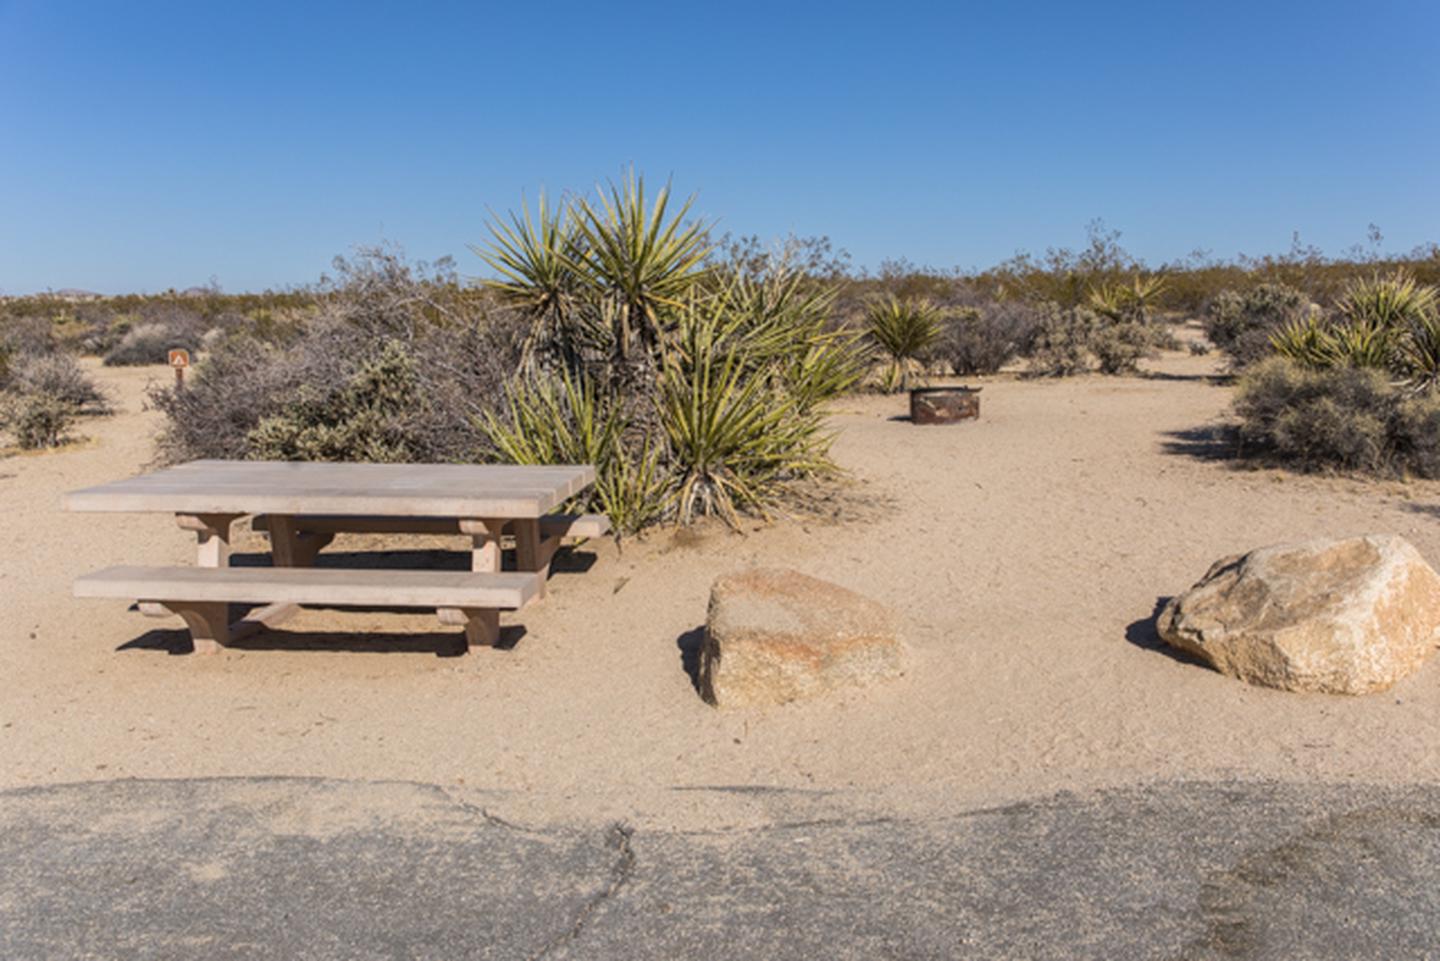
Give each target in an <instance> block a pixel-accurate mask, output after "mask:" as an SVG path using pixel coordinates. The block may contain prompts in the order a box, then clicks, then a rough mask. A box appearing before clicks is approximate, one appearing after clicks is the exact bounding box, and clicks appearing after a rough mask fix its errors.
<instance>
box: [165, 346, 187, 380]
mask: <svg viewBox="0 0 1440 961" xmlns="http://www.w3.org/2000/svg"><path fill="white" fill-rule="evenodd" d="M170 366H171V367H173V368H174V369H175V386H176V387H184V386H185V368H187V367H189V366H190V351H188V350H185V349H184V348H180V347H177V348H175V349H174V350H172V351H170Z"/></svg>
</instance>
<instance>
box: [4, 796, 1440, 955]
mask: <svg viewBox="0 0 1440 961" xmlns="http://www.w3.org/2000/svg"><path fill="white" fill-rule="evenodd" d="M510 799H511V800H513V799H514V796H513V795H512V796H510ZM0 864H3V865H4V871H3V872H0V957H4V958H6V959H12V961H19V959H32V958H37V959H38V958H67V959H69V958H121V957H123V958H204V959H208V961H220V959H231V958H236V959H239V958H293V959H302V958H306V959H308V958H316V959H324V958H345V959H368V958H376V959H379V958H387V959H388V958H417V959H418V958H434V959H454V958H521V959H525V958H528V959H539V958H545V959H561V958H566V959H575V958H601V959H604V958H625V959H647V958H688V957H711V956H718V955H724V956H726V957H729V958H764V959H787V958H797V959H799V958H827V959H829V958H865V959H878V958H957V957H976V958H996V957H1015V958H1118V957H1124V958H1355V957H1385V958H1388V959H1398V958H1424V957H1435V956H1440V886H1437V885H1436V884H1435V880H1436V878H1437V877H1440V788H1436V787H1409V788H1381V787H1367V786H1356V785H1302V784H1273V783H1219V782H1205V783H1180V784H1159V785H1148V786H1143V787H1134V788H1128V789H1124V790H1112V791H1103V792H1095V793H1090V794H1085V795H1075V794H1068V793H1061V794H1058V795H1054V796H1051V797H1048V798H1044V799H1040V800H1035V801H1029V802H1024V803H1018V804H1012V805H1008V806H1005V807H998V808H986V809H980V810H974V811H970V812H967V813H965V814H962V815H958V816H947V817H940V818H935V819H931V820H886V819H874V818H871V819H867V820H854V821H851V820H847V819H845V818H838V819H832V820H826V821H820V822H816V821H809V822H806V821H794V822H790V823H776V824H773V825H771V826H766V827H759V828H746V829H736V830H725V829H716V830H713V831H689V832H680V831H662V830H658V829H656V830H648V829H643V828H633V827H631V826H629V825H626V824H623V823H609V824H602V825H559V826H541V827H531V826H525V825H520V824H516V823H513V822H512V821H504V820H500V819H498V818H496V817H493V816H491V815H489V814H488V813H487V812H486V810H485V808H484V807H481V806H478V805H476V804H474V803H471V802H469V801H466V800H465V799H462V798H457V797H455V796H453V795H452V794H450V793H447V792H446V791H444V790H442V789H440V788H438V787H434V786H429V785H422V784H409V783H394V782H356V781H329V780H318V779H265V778H225V779H209V780H167V781H110V782H94V783H85V784H73V785H58V786H53V787H43V788H27V789H18V790H11V791H6V792H0Z"/></svg>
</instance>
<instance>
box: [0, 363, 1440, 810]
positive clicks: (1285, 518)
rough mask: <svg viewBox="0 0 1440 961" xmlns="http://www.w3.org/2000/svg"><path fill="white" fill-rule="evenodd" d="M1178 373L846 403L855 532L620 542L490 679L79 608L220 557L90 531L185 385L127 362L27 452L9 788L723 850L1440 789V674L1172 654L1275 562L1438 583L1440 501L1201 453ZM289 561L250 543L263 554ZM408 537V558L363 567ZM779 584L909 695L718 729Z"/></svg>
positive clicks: (374, 648)
mask: <svg viewBox="0 0 1440 961" xmlns="http://www.w3.org/2000/svg"><path fill="white" fill-rule="evenodd" d="M1150 367H1151V369H1152V374H1151V376H1148V377H1130V378H1099V377H1093V378H1081V379H1074V380H1066V381H1058V382H1037V381H1020V380H1016V379H1014V378H1010V377H1005V376H1000V377H996V378H992V379H985V380H983V383H984V388H985V389H984V393H983V395H982V418H981V419H980V420H979V421H977V422H974V423H970V424H965V425H960V426H953V427H916V426H914V425H911V424H909V423H906V422H904V421H903V420H899V419H897V415H899V414H901V413H902V412H903V402H902V400H901V399H899V398H896V397H878V396H866V397H856V398H851V399H847V400H845V401H843V402H842V403H840V404H838V405H837V408H836V411H835V413H834V417H833V425H834V427H835V429H836V432H837V436H836V441H835V447H834V453H835V456H836V459H837V460H838V462H839V463H840V464H841V465H842V466H843V467H844V468H846V469H847V470H848V471H849V472H850V474H851V477H852V478H853V490H852V492H851V493H850V495H849V496H850V497H851V498H852V499H855V500H856V501H857V503H858V504H859V505H860V506H861V507H862V508H863V509H858V510H855V511H853V514H854V516H853V517H851V518H850V519H847V520H843V521H824V520H817V519H804V520H800V519H789V520H780V521H778V522H776V523H774V524H772V525H769V526H763V525H758V524H757V525H752V527H753V529H752V530H748V531H747V532H746V533H745V534H744V535H743V536H741V535H735V534H730V533H726V532H725V531H723V530H722V529H716V528H707V529H706V530H705V531H704V532H702V533H701V534H700V535H699V536H691V535H686V536H680V537H677V536H675V535H673V534H672V533H670V532H663V533H661V534H658V535H654V536H651V537H650V538H648V539H647V540H645V541H641V542H628V543H627V544H626V545H625V546H624V548H623V551H622V550H617V548H616V547H615V546H614V545H613V544H611V543H609V542H605V543H601V544H591V545H589V546H587V547H586V549H585V550H583V551H582V552H580V553H579V554H578V555H576V556H575V557H574V558H572V559H571V561H570V563H568V564H567V565H566V566H567V567H568V568H572V569H571V570H565V571H561V572H558V573H557V574H556V575H555V576H554V578H553V579H552V581H551V594H550V596H549V597H548V598H547V599H546V600H545V601H544V602H543V603H541V604H539V605H537V606H533V607H531V608H530V609H528V610H526V611H524V612H523V613H522V614H520V615H518V616H512V617H510V618H508V619H507V621H506V623H508V624H517V623H518V624H523V627H524V634H523V636H521V637H519V638H518V640H517V639H516V638H515V633H516V632H515V631H513V630H512V631H511V632H510V635H509V637H510V639H511V640H513V641H514V644H513V647H511V648H510V649H501V650H482V651H479V652H477V653H475V654H472V655H470V656H467V657H442V656H437V653H436V652H437V651H439V650H442V649H444V647H445V646H446V645H447V644H448V643H449V640H448V639H449V638H450V637H451V636H453V634H454V631H453V629H448V628H444V629H442V628H440V627H439V626H438V624H437V623H436V621H435V620H434V619H433V618H431V617H422V616H403V615H399V616H397V615H381V614H370V613H337V612H331V611H310V612H306V613H304V614H303V615H302V616H301V618H299V619H297V620H295V621H292V622H290V623H289V624H287V625H286V631H285V632H284V633H276V634H272V635H265V636H261V637H257V638H254V639H252V640H251V641H250V642H248V646H247V647H246V648H245V649H243V650H237V651H233V652H228V653H225V654H222V655H220V656H217V657H196V656H177V655H175V654H174V653H172V652H173V651H176V650H179V649H181V648H183V647H184V642H183V637H184V635H183V634H182V633H180V632H179V630H178V628H179V626H180V625H179V621H178V619H175V620H162V621H156V620H151V619H148V618H144V617H142V616H141V615H139V614H138V613H135V612H132V611H127V610H126V609H125V605H124V604H120V603H112V602H105V601H79V600H74V599H72V598H71V597H70V582H71V580H72V579H73V578H74V577H75V576H76V575H78V574H81V573H83V572H85V571H87V570H92V569H95V568H98V567H102V566H105V565H109V564H116V563H191V562H192V561H193V557H194V546H193V542H192V541H191V539H190V536H191V535H187V534H185V533H184V532H182V531H180V530H179V529H178V528H177V527H176V526H175V524H174V521H173V518H171V517H169V516H162V515H119V514H117V515H80V514H65V513H62V512H61V511H60V510H59V506H58V505H59V496H60V493H61V492H62V491H64V490H67V489H72V488H77V487H82V486H87V485H91V484H96V483H101V482H104V481H108V480H113V479H119V478H122V477H126V476H129V475H132V474H134V473H137V472H140V471H142V470H143V469H145V468H146V467H147V466H148V465H149V463H150V461H151V459H152V458H153V456H154V455H153V447H152V437H153V434H154V432H155V431H156V430H157V429H158V426H159V418H158V415H157V414H156V413H155V412H153V411H146V410H144V409H143V405H142V396H143V388H144V386H145V384H146V383H147V382H150V381H157V380H160V379H162V378H165V377H168V376H169V374H168V372H167V371H165V370H163V369H140V370H136V369H131V370H114V369H104V368H98V369H97V375H98V376H99V377H100V379H101V381H102V382H103V383H104V384H105V386H106V387H107V388H108V389H109V390H110V391H111V392H112V394H113V395H114V396H115V398H116V400H117V401H118V402H119V404H120V407H121V412H120V413H119V414H118V415H117V416H115V417H112V418H108V419H102V420H94V421H88V422H86V423H85V424H83V426H82V430H83V432H84V433H85V434H87V435H88V437H89V439H88V440H87V441H86V442H85V443H83V444H80V445H76V446H74V447H71V448H67V449H65V450H63V451H60V452H55V453H48V454H40V455H24V456H12V457H8V458H4V459H0V503H3V504H4V508H5V509H4V510H3V512H0V543H4V544H5V545H7V546H8V550H6V552H5V553H4V555H3V560H0V787H14V786H20V785H35V784H47V783H57V782H69V781H86V780H96V779H110V778H127V777H205V776H234V775H298V776H326V777H338V778H357V779H372V780H396V781H417V782H426V783H434V784H438V785H441V786H442V787H444V788H445V789H446V790H447V791H452V792H456V793H457V795H458V796H464V797H468V798H472V799H474V800H476V803H480V804H483V805H484V806H485V807H486V810H488V811H491V812H492V813H494V814H496V815H497V816H501V817H504V818H506V819H509V820H512V821H517V822H521V823H534V824H539V823H545V822H552V821H557V820H577V821H582V820H590V819H596V820H599V819H603V818H611V817H617V816H619V817H625V818H627V819H629V820H630V821H632V822H633V823H637V824H645V825H654V826H662V827H670V828H676V829H687V828H692V827H694V828H699V827H706V828H711V829H714V828H716V827H717V826H718V827H722V828H723V827H728V826H734V827H744V826H746V825H752V824H759V823H766V822H769V821H772V820H775V819H777V818H783V817H796V816H802V815H803V816H825V815H827V814H835V813H842V812H843V813H845V814H847V815H853V814H856V813H867V814H869V813H873V814H886V815H888V814H898V815H921V814H939V813H950V812H954V811H959V810H964V809H968V808H973V807H975V806H977V805H982V804H987V803H1000V802H1004V801H1008V800H1014V799H1020V798H1025V797H1032V796H1038V795H1044V794H1052V793H1054V792H1056V791H1058V790H1085V789H1090V788H1098V787H1105V786H1118V785H1126V784H1134V783H1136V782H1142V781H1155V780H1176V779H1190V778H1206V779H1210V778H1240V779H1279V780H1312V781H1313V780H1319V781H1345V780H1359V781H1367V782H1379V783H1407V782H1431V781H1434V780H1435V779H1436V777H1437V774H1440V755H1437V748H1440V737H1437V734H1440V663H1435V662H1432V663H1431V664H1429V665H1428V666H1427V667H1425V668H1424V669H1422V670H1421V671H1420V672H1419V673H1418V674H1416V675H1415V676H1413V677H1411V678H1410V679H1408V680H1406V681H1404V682H1402V683H1401V684H1399V685H1397V686H1396V687H1395V688H1393V689H1392V690H1391V691H1389V692H1386V693H1383V694H1378V695H1372V696H1369V697H1364V698H1344V697H1336V696H1323V695H1302V694H1293V693H1283V692H1277V691H1269V690H1263V689H1257V688H1252V687H1248V686H1246V685H1244V684H1242V683H1239V682H1237V681H1233V680H1230V679H1228V678H1225V677H1222V676H1220V675H1219V674H1216V673H1214V672H1213V671H1210V670H1208V669H1206V668H1204V667H1201V666H1197V665H1195V664H1192V663H1186V662H1184V661H1181V660H1178V659H1176V658H1175V657H1172V656H1170V655H1169V654H1168V653H1166V652H1165V651H1164V650H1162V649H1159V648H1158V646H1157V642H1156V641H1155V638H1154V631H1153V626H1152V624H1151V620H1152V617H1153V614H1154V613H1155V609H1156V605H1157V603H1158V602H1159V601H1160V600H1161V599H1162V598H1166V597H1168V596H1170V595H1172V594H1175V593H1177V592H1179V591H1182V590H1184V589H1185V588H1187V587H1189V586H1190V585H1191V584H1192V583H1193V582H1194V581H1195V580H1196V579H1198V578H1199V577H1200V576H1201V575H1202V574H1203V573H1204V572H1205V569H1206V568H1207V566H1208V565H1209V564H1210V563H1211V562H1212V561H1213V560H1215V559H1216V558H1218V557H1221V556H1223V555H1226V554H1230V553H1234V552H1237V551H1243V550H1246V549H1249V548H1253V547H1257V546H1260V545H1264V544H1269V543H1275V542H1280V541H1286V540H1294V539H1300V538H1306V537H1313V536H1321V535H1333V536H1339V535H1352V534H1360V533H1366V532H1395V533H1399V534H1402V535H1404V536H1405V537H1407V538H1408V539H1409V540H1410V541H1411V542H1413V543H1414V544H1415V545H1416V546H1417V547H1418V548H1419V549H1420V551H1421V552H1422V553H1423V554H1424V555H1425V556H1426V557H1427V558H1428V559H1429V560H1430V561H1431V563H1435V564H1440V525H1437V523H1436V517H1437V514H1440V484H1436V483H1430V482H1409V483H1401V482H1373V481H1361V480H1356V479H1349V478H1336V477H1301V476H1297V475H1293V474H1288V473H1284V472H1279V471H1273V470H1258V471H1257V470H1237V469H1235V468H1234V467H1233V466H1232V465H1231V464H1229V463H1227V462H1225V461H1222V460H1218V459H1215V458H1210V457H1206V456H1204V455H1205V454H1206V448H1205V445H1204V444H1203V443H1197V442H1195V441H1194V440H1193V439H1187V437H1186V436H1185V432H1188V431H1193V430H1195V429H1197V428H1203V427H1204V426H1206V425H1207V424H1211V423H1213V422H1214V421H1215V420H1216V418H1218V417H1220V416H1221V415H1222V414H1223V412H1224V410H1225V408H1226V406H1227V404H1228V402H1229V398H1230V388H1229V387H1226V386H1224V385H1223V384H1219V383H1216V382H1215V381H1214V380H1213V379H1211V377H1210V376H1208V375H1210V374H1212V373H1214V371H1215V369H1216V367H1217V361H1216V360H1215V359H1214V358H1209V357H1199V358H1195V357H1190V356H1188V355H1182V354H1179V353H1176V354H1171V355H1167V356H1166V357H1164V358H1162V359H1160V360H1158V361H1155V362H1152V363H1151V364H1150ZM1177 435H1178V436H1177ZM263 543H264V542H263V540H262V539H261V538H259V537H257V536H256V535H253V534H250V533H248V532H246V534H245V535H244V536H243V537H242V538H241V539H240V541H239V544H238V549H239V550H241V551H246V550H250V551H255V550H260V549H263ZM413 543H421V542H413ZM426 543H433V542H426ZM381 544H384V545H386V546H390V547H394V546H396V544H395V542H394V541H393V540H388V541H387V540H382V539H376V538H347V539H342V540H341V541H338V542H337V544H336V545H335V547H333V548H332V549H331V550H332V551H334V550H341V551H343V550H347V549H355V548H365V547H373V546H378V545H381ZM412 546H413V544H412ZM412 559H413V558H412ZM751 564H763V565H767V566H790V567H794V568H795V569H797V570H800V571H802V572H804V573H807V574H811V575H814V576H817V577H822V578H827V579H830V580H833V581H836V582H838V583H840V584H843V585H845V586H847V587H850V588H853V589H855V590H858V591H861V592H863V593H866V594H868V595H870V596H872V597H875V598H877V599H879V600H882V601H885V602H887V603H890V604H892V605H894V606H895V608H896V609H897V610H898V612H899V613H900V616H901V619H902V622H903V625H904V633H905V639H906V642H907V643H908V645H909V649H910V658H909V668H908V672H907V674H906V676H905V677H904V678H902V679H900V680H898V681H896V682H893V683H890V684H886V685H883V686H879V687H875V688H872V689H869V690H866V691H863V692H857V693H853V694H851V695H847V696H845V697H842V698H839V699H836V700H829V701H824V702H816V703H807V704H796V705H789V706H786V707H783V708H776V709H772V710H766V711H750V712H740V713H727V712H721V711H717V710H715V709H713V708H711V707H709V706H707V705H706V704H704V703H703V702H701V700H700V699H699V697H698V696H697V695H696V693H695V689H694V687H693V686H692V682H691V678H690V676H689V675H688V674H687V671H686V663H687V651H691V650H693V647H694V645H695V644H696V643H697V642H698V633H697V629H698V628H699V627H700V625H701V624H702V622H703V619H704V615H705V604H706V598H707V594H708V590H709V585H710V583H711V581H712V580H713V579H714V578H715V577H716V576H717V575H718V574H721V573H724V572H726V571H732V570H735V569H738V568H741V567H743V566H746V565H751ZM586 565H589V566H588V570H581V568H583V567H585V566H586ZM375 632H379V633H375ZM317 635H318V636H317ZM716 788H722V789H724V790H712V789H716ZM772 789H777V790H772Z"/></svg>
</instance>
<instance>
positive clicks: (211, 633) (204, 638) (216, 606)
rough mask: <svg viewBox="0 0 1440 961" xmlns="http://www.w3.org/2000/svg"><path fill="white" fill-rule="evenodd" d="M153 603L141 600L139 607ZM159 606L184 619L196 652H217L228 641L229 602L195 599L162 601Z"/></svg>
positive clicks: (229, 637) (229, 636)
mask: <svg viewBox="0 0 1440 961" xmlns="http://www.w3.org/2000/svg"><path fill="white" fill-rule="evenodd" d="M154 603H155V602H150V601H147V602H143V603H142V604H141V609H142V610H144V609H145V608H146V607H147V606H154ZM159 606H161V607H164V608H166V609H168V610H169V611H170V612H171V613H174V614H179V615H180V617H181V619H182V620H184V621H185V626H186V627H188V628H189V629H190V637H191V638H192V639H193V640H194V642H195V653H196V654H219V653H220V649H221V648H222V647H225V646H226V645H228V644H229V643H230V641H231V633H230V605H229V604H226V603H224V602H210V601H205V602H200V601H196V602H190V603H185V604H173V603H172V604H166V603H163V602H162V603H161V604H160V605H159Z"/></svg>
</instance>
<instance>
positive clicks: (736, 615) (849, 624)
mask: <svg viewBox="0 0 1440 961" xmlns="http://www.w3.org/2000/svg"><path fill="white" fill-rule="evenodd" d="M902 658H903V651H902V648H901V645H900V639H899V637H898V636H897V634H896V631H895V623H894V618H893V617H892V616H891V614H890V612H889V610H887V609H886V608H885V607H884V606H882V605H880V604H878V603H876V602H875V601H872V600H870V599H869V598H866V597H862V596H860V595H859V594H856V593H855V592H853V591H849V590H846V589H845V588H843V587H840V586H838V585H836V584H831V583H828V582H826V581H822V580H817V579H815V578H813V577H807V576H805V575H804V574H799V573H796V572H795V571H789V570H766V569H756V570H749V571H744V572H741V573H738V574H729V575H725V576H723V577H720V578H718V579H717V580H716V581H715V584H714V586H713V587H711V589H710V612H709V617H708V618H707V621H706V625H705V641H704V645H703V646H702V648H701V651H700V693H701V695H702V696H703V697H704V698H705V700H707V701H709V702H710V703H711V704H715V705H717V706H719V707H752V706H761V705H773V704H785V703H787V702H789V701H794V700H798V699H800V698H806V697H813V696H814V695H817V694H822V693H825V692H827V691H831V690H835V689H838V688H847V687H855V686H859V685H864V684H868V683H871V682H873V681H876V680H880V679H882V678H890V677H895V676H897V675H899V674H900V673H901V665H902Z"/></svg>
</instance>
